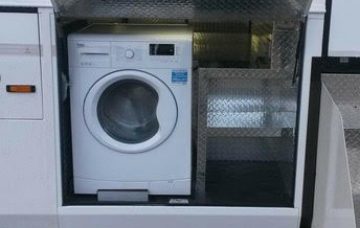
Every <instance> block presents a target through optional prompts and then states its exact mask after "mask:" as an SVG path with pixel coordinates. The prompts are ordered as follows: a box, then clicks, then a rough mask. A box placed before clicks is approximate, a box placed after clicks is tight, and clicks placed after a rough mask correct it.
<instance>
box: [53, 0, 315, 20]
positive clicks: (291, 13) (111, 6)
mask: <svg viewBox="0 0 360 228" xmlns="http://www.w3.org/2000/svg"><path fill="white" fill-rule="evenodd" d="M54 2H55V3H56V4H57V8H58V10H59V13H60V15H61V16H64V17H83V18H84V17H85V18H157V19H190V20H194V21H216V22H218V21H239V20H249V19H258V20H259V19H260V20H281V19H298V18H302V17H303V16H304V15H305V14H307V11H308V9H309V4H310V3H311V0H223V1H218V0H54Z"/></svg>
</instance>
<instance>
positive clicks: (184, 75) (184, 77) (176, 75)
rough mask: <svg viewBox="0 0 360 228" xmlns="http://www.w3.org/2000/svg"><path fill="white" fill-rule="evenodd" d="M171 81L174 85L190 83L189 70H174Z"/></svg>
mask: <svg viewBox="0 0 360 228" xmlns="http://www.w3.org/2000/svg"><path fill="white" fill-rule="evenodd" d="M171 81H172V82H173V83H180V84H186V83H187V81H188V71H187V70H173V71H172V74H171Z"/></svg>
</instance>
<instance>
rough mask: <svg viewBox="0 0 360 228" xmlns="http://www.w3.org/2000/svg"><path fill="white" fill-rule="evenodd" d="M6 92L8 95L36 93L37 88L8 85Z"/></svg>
mask: <svg viewBox="0 0 360 228" xmlns="http://www.w3.org/2000/svg"><path fill="white" fill-rule="evenodd" d="M6 91H7V92H8V93H35V92H36V88H35V86H34V85H8V86H6Z"/></svg>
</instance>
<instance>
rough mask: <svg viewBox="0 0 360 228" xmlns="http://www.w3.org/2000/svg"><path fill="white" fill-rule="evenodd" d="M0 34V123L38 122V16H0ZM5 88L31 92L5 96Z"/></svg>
mask: <svg viewBox="0 0 360 228" xmlns="http://www.w3.org/2000/svg"><path fill="white" fill-rule="evenodd" d="M0 31H1V32H0V119H42V118H43V104H42V86H41V63H40V56H41V48H40V41H39V21H38V14H35V13H0ZM8 86H31V88H32V91H30V92H29V93H24V92H22V93H19V92H9V91H7V87H8ZM17 88H19V87H17Z"/></svg>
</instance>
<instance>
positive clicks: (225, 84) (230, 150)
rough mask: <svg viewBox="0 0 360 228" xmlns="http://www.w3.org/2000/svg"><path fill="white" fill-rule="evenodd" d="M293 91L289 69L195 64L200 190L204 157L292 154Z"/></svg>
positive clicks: (287, 157) (280, 157)
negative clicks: (197, 86)
mask: <svg viewBox="0 0 360 228" xmlns="http://www.w3.org/2000/svg"><path fill="white" fill-rule="evenodd" d="M297 93H298V88H297V87H296V86H293V84H292V73H291V71H288V70H282V69H281V70H279V69H278V70H271V69H268V70H262V69H258V70H255V69H218V68H217V69H211V68H206V69H203V68H201V69H199V114H198V119H199V132H198V156H197V159H198V160H197V161H198V163H197V165H198V167H197V171H198V176H197V191H200V194H204V193H205V182H204V181H205V179H206V178H205V173H206V161H208V160H230V161H234V160H240V161H241V160H245V161H247V160H250V161H251V160H252V161H253V160H260V161H278V162H280V161H285V162H291V161H293V160H294V158H293V156H294V151H295V149H294V137H293V136H294V129H295V125H296V110H297ZM286 177H287V178H288V176H286ZM290 181H291V178H290ZM286 185H288V186H291V184H289V183H287V184H286ZM198 193H199V192H198Z"/></svg>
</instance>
